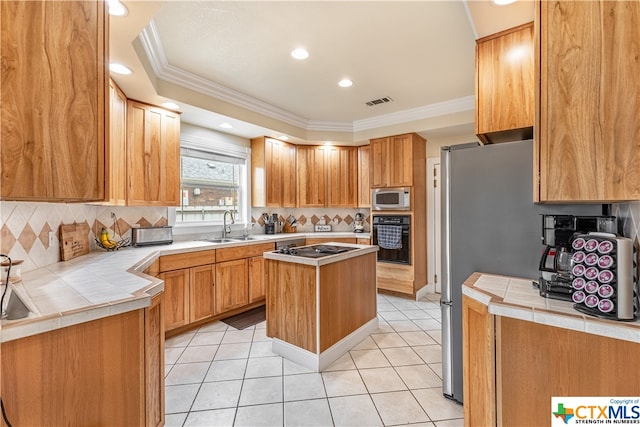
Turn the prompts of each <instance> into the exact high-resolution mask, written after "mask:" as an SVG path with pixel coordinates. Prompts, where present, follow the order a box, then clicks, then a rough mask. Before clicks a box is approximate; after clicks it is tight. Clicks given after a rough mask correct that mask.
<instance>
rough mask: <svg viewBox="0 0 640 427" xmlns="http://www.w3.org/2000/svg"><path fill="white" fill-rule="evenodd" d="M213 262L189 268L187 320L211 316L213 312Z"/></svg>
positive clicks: (214, 270) (214, 271)
mask: <svg viewBox="0 0 640 427" xmlns="http://www.w3.org/2000/svg"><path fill="white" fill-rule="evenodd" d="M215 276H216V269H215V265H214V264H209V265H202V266H199V267H192V268H190V269H189V322H197V321H198V320H202V319H206V318H208V317H213V315H214V314H216V313H215V304H214V303H215V279H216V277H215Z"/></svg>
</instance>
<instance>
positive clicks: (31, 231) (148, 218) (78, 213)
mask: <svg viewBox="0 0 640 427" xmlns="http://www.w3.org/2000/svg"><path fill="white" fill-rule="evenodd" d="M112 214H115V217H116V218H117V222H114V219H113V215H112ZM0 215H1V218H2V222H1V227H0V251H1V252H2V253H3V254H6V255H9V256H10V257H11V259H14V260H24V263H23V264H22V270H23V271H29V270H33V269H36V268H39V267H44V266H46V265H49V264H54V263H56V262H58V261H60V240H59V235H58V229H59V227H60V225H61V224H73V223H74V222H75V223H87V224H88V225H89V228H90V230H91V232H90V234H89V243H90V245H91V250H95V249H96V244H95V240H94V239H95V236H96V235H99V234H100V231H101V230H102V227H106V228H108V229H109V232H110V233H111V234H112V235H114V236H115V240H118V239H120V238H121V237H130V232H129V231H130V230H131V226H132V225H135V224H139V225H140V226H151V225H158V226H159V225H166V224H167V208H166V207H120V206H100V205H84V204H68V203H27V202H2V203H0ZM50 233H53V236H52V239H51V240H50Z"/></svg>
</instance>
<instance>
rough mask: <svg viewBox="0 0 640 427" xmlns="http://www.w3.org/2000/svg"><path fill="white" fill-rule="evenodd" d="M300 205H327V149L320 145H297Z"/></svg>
mask: <svg viewBox="0 0 640 427" xmlns="http://www.w3.org/2000/svg"><path fill="white" fill-rule="evenodd" d="M296 151H297V156H296V163H297V169H298V206H300V207H324V206H326V205H327V189H326V179H327V178H326V166H325V149H324V147H318V146H306V145H304V146H303V145H300V146H298V147H297V150H296Z"/></svg>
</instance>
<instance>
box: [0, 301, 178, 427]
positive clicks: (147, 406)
mask: <svg viewBox="0 0 640 427" xmlns="http://www.w3.org/2000/svg"><path fill="white" fill-rule="evenodd" d="M162 302H163V300H162V294H159V295H156V296H154V297H153V298H152V299H151V305H150V306H149V307H146V308H142V309H139V310H133V311H129V312H126V313H122V314H117V315H113V316H108V317H104V318H101V319H97V320H92V321H88V322H84V323H80V324H77V325H71V326H67V327H64V328H60V329H56V330H53V331H48V332H43V333H39V334H36V335H31V336H28V337H25V338H20V339H17V340H13V341H8V342H3V343H2V398H3V404H4V408H5V410H6V414H7V417H8V418H9V420H10V421H11V423H12V424H13V425H15V426H61V425H74V426H88V425H95V426H97V425H108V426H157V425H162V424H163V422H164V419H163V418H164V369H165V367H164V360H163V358H164V348H163V347H164V340H163V335H164V330H163V325H162Z"/></svg>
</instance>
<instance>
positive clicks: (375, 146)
mask: <svg viewBox="0 0 640 427" xmlns="http://www.w3.org/2000/svg"><path fill="white" fill-rule="evenodd" d="M370 147H371V158H370V160H371V172H370V177H371V180H370V181H371V187H388V186H389V138H388V137H387V138H377V139H372V140H371V141H370Z"/></svg>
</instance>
